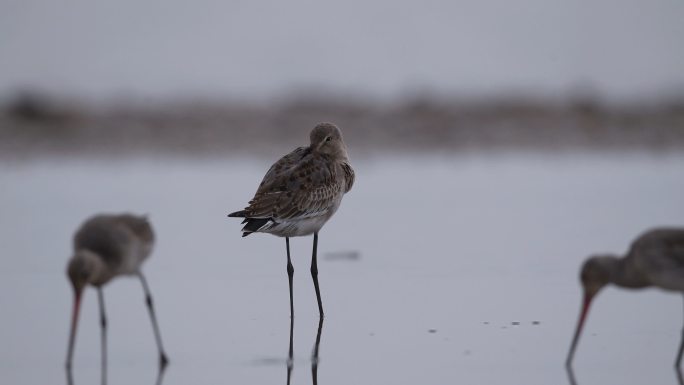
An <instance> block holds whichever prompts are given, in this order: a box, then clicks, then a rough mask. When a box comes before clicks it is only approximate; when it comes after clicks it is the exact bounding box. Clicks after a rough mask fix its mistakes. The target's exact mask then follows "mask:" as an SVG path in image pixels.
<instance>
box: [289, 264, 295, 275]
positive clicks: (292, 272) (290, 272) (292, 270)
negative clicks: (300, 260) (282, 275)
mask: <svg viewBox="0 0 684 385" xmlns="http://www.w3.org/2000/svg"><path fill="white" fill-rule="evenodd" d="M287 274H288V275H293V274H294V266H292V264H291V263H288V264H287Z"/></svg>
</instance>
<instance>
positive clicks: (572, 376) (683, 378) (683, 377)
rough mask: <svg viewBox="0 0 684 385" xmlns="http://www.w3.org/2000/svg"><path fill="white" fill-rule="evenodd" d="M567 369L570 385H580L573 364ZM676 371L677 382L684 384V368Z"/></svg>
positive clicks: (677, 368)
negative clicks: (683, 371) (683, 370)
mask: <svg viewBox="0 0 684 385" xmlns="http://www.w3.org/2000/svg"><path fill="white" fill-rule="evenodd" d="M565 370H566V372H567V374H568V381H570V385H578V384H577V380H576V379H575V371H574V370H573V369H572V366H571V365H566V366H565ZM675 373H676V374H677V384H679V385H684V374H682V369H681V368H679V367H676V368H675Z"/></svg>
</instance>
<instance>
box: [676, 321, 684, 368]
mask: <svg viewBox="0 0 684 385" xmlns="http://www.w3.org/2000/svg"><path fill="white" fill-rule="evenodd" d="M682 354H684V327H683V328H682V340H681V341H680V342H679V352H677V359H676V360H675V368H676V369H677V370H679V365H680V364H681V363H682Z"/></svg>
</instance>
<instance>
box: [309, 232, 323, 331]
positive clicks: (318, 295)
mask: <svg viewBox="0 0 684 385" xmlns="http://www.w3.org/2000/svg"><path fill="white" fill-rule="evenodd" d="M317 249H318V232H315V233H314V239H313V253H312V254H311V278H313V282H314V288H315V289H316V300H318V314H319V316H320V317H321V318H323V302H322V301H321V289H320V288H319V287H318V262H317V261H316V252H317Z"/></svg>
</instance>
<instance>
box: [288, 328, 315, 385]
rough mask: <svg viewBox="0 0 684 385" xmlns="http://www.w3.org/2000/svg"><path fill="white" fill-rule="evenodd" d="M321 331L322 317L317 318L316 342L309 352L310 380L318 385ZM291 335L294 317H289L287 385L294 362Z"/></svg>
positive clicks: (292, 333)
mask: <svg viewBox="0 0 684 385" xmlns="http://www.w3.org/2000/svg"><path fill="white" fill-rule="evenodd" d="M322 332H323V318H319V320H318V332H317V333H316V342H315V343H314V347H313V351H312V352H311V381H312V383H313V385H318V351H319V347H320V345H321V333H322ZM293 335H294V318H290V347H289V349H288V353H287V385H290V379H291V377H292V366H293V362H294V357H293V356H294V354H293V350H294V349H293Z"/></svg>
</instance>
